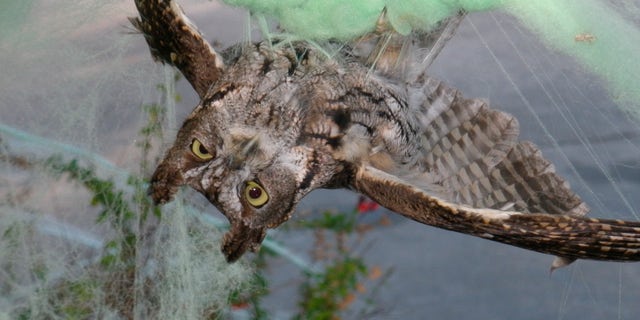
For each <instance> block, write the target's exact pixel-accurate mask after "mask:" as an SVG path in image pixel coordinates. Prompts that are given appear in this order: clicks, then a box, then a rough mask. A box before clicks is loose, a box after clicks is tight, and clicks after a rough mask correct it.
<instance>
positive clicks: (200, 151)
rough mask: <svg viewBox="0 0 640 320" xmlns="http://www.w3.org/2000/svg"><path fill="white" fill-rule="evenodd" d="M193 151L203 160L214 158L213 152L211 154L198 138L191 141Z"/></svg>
mask: <svg viewBox="0 0 640 320" xmlns="http://www.w3.org/2000/svg"><path fill="white" fill-rule="evenodd" d="M191 152H193V154H194V155H195V156H196V157H198V158H200V159H202V160H209V159H211V158H213V154H211V153H210V152H209V150H207V148H205V147H204V146H203V145H202V143H201V142H200V140H198V139H193V141H192V142H191Z"/></svg>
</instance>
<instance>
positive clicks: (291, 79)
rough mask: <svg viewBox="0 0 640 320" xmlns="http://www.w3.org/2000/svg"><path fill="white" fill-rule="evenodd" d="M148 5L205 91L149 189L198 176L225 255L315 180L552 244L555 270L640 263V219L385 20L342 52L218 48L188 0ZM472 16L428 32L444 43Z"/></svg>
mask: <svg viewBox="0 0 640 320" xmlns="http://www.w3.org/2000/svg"><path fill="white" fill-rule="evenodd" d="M135 2H136V5H137V8H138V11H139V13H140V16H139V18H132V19H131V21H132V23H133V24H134V26H135V27H136V28H137V29H138V30H139V31H141V32H142V33H143V34H144V36H145V39H146V41H147V43H148V45H149V47H150V50H151V54H152V56H153V57H154V58H155V59H156V60H159V61H161V62H164V63H169V64H172V65H174V66H176V67H177V68H178V69H179V70H180V71H181V72H182V73H183V74H184V76H185V77H186V78H187V80H188V81H189V82H190V83H191V85H192V86H193V88H194V89H195V90H196V92H197V93H198V94H199V96H200V98H201V101H200V104H199V105H198V106H197V107H196V108H195V109H194V110H193V112H192V113H191V115H190V116H189V117H188V118H187V119H186V120H185V121H184V124H183V125H182V127H181V128H180V130H179V132H178V136H177V138H176V140H175V143H174V144H173V146H172V147H171V148H170V149H169V150H168V151H167V153H166V156H165V158H164V159H163V160H162V162H161V163H160V165H159V166H158V167H157V169H156V171H155V173H154V174H153V177H152V178H151V186H150V194H151V196H152V197H153V199H154V201H155V202H156V203H164V202H167V201H170V200H171V198H172V196H173V195H174V194H175V192H176V190H177V189H178V188H179V187H180V186H183V185H189V186H191V187H192V188H194V189H195V190H197V191H199V192H200V193H202V194H203V195H204V196H206V197H207V199H208V200H209V201H210V202H211V203H212V204H213V205H215V206H216V207H217V208H218V209H219V210H220V211H221V212H222V213H223V214H224V215H225V216H226V217H227V218H228V219H229V222H230V225H231V227H230V230H229V231H228V233H227V234H226V235H225V237H224V240H223V244H222V251H223V252H224V254H225V255H226V257H227V260H228V261H230V262H231V261H235V260H237V259H238V258H239V257H240V256H242V254H243V253H244V252H245V251H247V250H252V251H255V250H257V249H258V248H259V246H260V243H261V242H262V240H263V239H264V237H265V233H266V230H267V229H268V228H275V227H277V226H278V225H280V224H281V223H283V222H285V221H286V220H287V219H289V218H290V217H291V215H292V214H293V212H294V209H295V206H296V204H297V203H298V202H299V201H300V200H301V199H302V198H303V197H304V196H305V195H306V194H308V193H309V192H311V191H313V190H314V189H317V188H347V189H352V190H355V191H357V192H360V193H362V194H365V195H367V196H369V197H370V198H372V199H373V200H375V201H377V202H378V203H380V204H381V205H382V206H384V207H386V208H388V209H390V210H392V211H394V212H397V213H399V214H401V215H404V216H406V217H408V218H410V219H413V220H415V221H418V222H421V223H424V224H427V225H432V226H436V227H439V228H444V229H448V230H453V231H457V232H462V233H467V234H471V235H474V236H478V237H482V238H485V239H489V240H493V241H499V242H503V243H507V244H511V245H514V246H518V247H522V248H526V249H531V250H535V251H539V252H544V253H549V254H554V255H556V256H558V257H560V259H557V260H556V262H555V266H556V267H557V266H561V265H563V264H566V263H569V262H571V261H573V260H575V259H598V260H640V222H626V221H618V220H602V219H592V218H585V217H583V216H584V214H585V213H586V212H587V211H588V209H587V206H586V205H585V204H584V203H583V202H582V201H581V200H580V198H579V197H578V196H577V195H575V194H574V193H573V192H572V191H571V190H570V189H569V186H568V184H567V183H566V182H565V181H564V180H563V179H562V178H561V177H559V176H558V175H557V174H556V173H555V172H554V169H553V166H552V165H551V164H550V163H549V161H547V160H545V159H544V158H543V157H542V155H541V153H540V151H539V150H538V149H537V148H536V146H534V145H533V144H532V143H529V142H520V141H518V123H517V121H516V119H514V118H513V117H512V116H510V115H508V114H506V113H504V112H500V111H497V110H494V109H491V108H490V107H489V106H488V105H487V104H486V103H485V102H483V101H481V100H479V99H465V98H464V97H463V96H462V95H461V94H460V93H459V92H458V91H457V90H455V89H453V88H450V87H447V86H446V85H445V84H443V83H442V82H440V81H438V80H436V79H433V78H431V77H428V76H427V75H426V74H425V72H424V65H423V66H418V68H416V65H415V64H413V62H414V60H413V59H414V56H413V55H412V49H411V45H412V44H411V43H412V41H411V39H409V40H407V39H408V38H406V37H402V36H400V35H398V34H395V33H393V32H392V30H389V29H388V28H386V27H385V23H384V19H382V20H381V21H379V23H378V26H377V28H375V31H372V33H371V34H370V35H367V36H365V37H363V38H362V39H360V40H359V41H358V42H354V44H353V45H351V46H344V47H343V48H342V49H341V50H340V51H339V53H337V54H335V55H333V56H328V55H326V54H323V53H322V50H319V49H318V47H315V46H312V45H310V44H308V43H305V42H294V43H291V42H287V43H284V42H283V43H276V42H274V41H271V42H261V43H256V44H253V43H245V44H239V45H236V46H234V47H231V48H229V49H227V50H225V51H224V52H222V53H217V52H216V51H215V50H214V49H213V48H212V47H211V46H210V45H209V44H208V43H207V41H205V40H204V39H203V37H202V35H201V34H200V33H199V32H198V31H197V29H196V27H195V26H194V25H193V24H192V23H191V22H190V21H189V19H188V18H187V17H186V16H185V15H184V13H183V11H182V10H181V9H180V7H179V6H178V5H177V4H176V3H175V1H172V0H136V1H135ZM461 16H462V15H459V16H458V17H454V18H453V19H452V20H451V21H449V22H445V23H443V25H441V27H440V28H438V29H436V30H435V31H434V32H433V33H432V34H430V35H424V36H423V37H419V39H423V40H424V39H426V40H425V41H424V42H423V43H419V44H418V45H420V46H427V47H431V49H433V50H434V51H435V52H437V47H438V46H439V43H441V42H439V41H440V40H441V38H442V37H444V36H446V34H450V32H448V31H447V30H448V29H447V28H450V27H451V26H452V25H454V26H455V24H456V23H457V22H459V20H460V19H461ZM445 31H447V32H445ZM414 42H415V41H414ZM381 44H384V45H381ZM367 46H368V47H369V48H370V50H369V51H368V52H369V53H368V54H361V53H359V52H360V51H362V50H364V51H365V52H367V51H366V48H367ZM360 49H362V50H360ZM359 50H360V51H359ZM420 68H422V70H421V69H420Z"/></svg>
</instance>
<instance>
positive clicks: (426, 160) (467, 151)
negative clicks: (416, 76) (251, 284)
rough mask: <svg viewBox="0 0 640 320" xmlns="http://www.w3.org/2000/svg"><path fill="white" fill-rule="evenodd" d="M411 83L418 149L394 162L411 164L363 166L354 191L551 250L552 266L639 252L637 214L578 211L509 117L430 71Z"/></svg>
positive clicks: (425, 217)
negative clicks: (600, 215)
mask: <svg viewBox="0 0 640 320" xmlns="http://www.w3.org/2000/svg"><path fill="white" fill-rule="evenodd" d="M414 88H416V89H417V90H419V92H420V93H421V94H423V96H422V99H417V100H414V102H413V103H414V104H413V105H412V106H413V107H414V108H415V110H416V111H415V115H416V118H417V119H418V121H419V122H420V123H421V124H422V127H423V133H422V141H421V144H422V146H421V150H422V152H419V153H418V154H417V155H415V156H412V158H410V159H402V160H406V161H397V162H398V163H410V165H409V166H407V165H404V166H398V167H394V166H381V165H378V164H377V163H376V162H375V161H373V160H372V161H370V163H368V164H367V163H365V164H362V165H361V167H360V168H358V169H357V171H356V174H355V179H354V181H353V182H352V187H353V188H354V189H355V190H357V191H359V192H361V193H363V194H366V195H368V196H369V197H371V198H372V199H373V200H375V201H377V202H378V203H380V204H381V205H383V206H385V207H387V208H389V209H391V210H393V211H396V212H398V213H400V214H402V215H404V216H406V217H409V218H411V219H413V220H416V221H418V222H421V223H424V224H428V225H432V226H436V227H440V228H444V229H448V230H453V231H458V232H463V233H468V234H471V235H475V236H479V237H483V238H487V239H490V240H494V241H499V242H504V243H508V244H511V245H515V246H519V247H523V248H526V249H531V250H535V251H540V252H544V253H550V254H555V255H558V256H559V257H561V259H558V260H556V261H555V262H554V266H555V267H559V266H562V265H566V264H567V263H570V262H571V261H572V260H573V259H578V258H582V259H600V260H640V222H622V221H616V220H598V219H589V218H584V217H583V216H584V215H585V214H586V213H587V211H588V210H589V209H588V207H587V205H586V204H585V203H584V202H583V201H582V200H581V199H580V198H579V197H578V196H577V195H576V194H575V193H574V192H573V191H572V190H571V189H570V188H569V185H568V183H567V182H566V181H565V180H564V179H563V178H561V177H560V176H558V175H557V174H556V173H555V170H554V167H553V165H552V164H551V163H550V162H549V161H548V160H546V159H544V158H543V157H542V154H541V152H540V150H538V148H537V147H536V146H535V145H533V144H532V143H530V142H521V141H518V135H519V128H518V122H517V120H516V119H515V118H514V117H513V116H511V115H509V114H506V113H504V112H501V111H498V110H495V109H492V108H490V107H489V106H488V105H487V103H486V102H484V101H482V100H480V99H465V98H464V97H463V96H462V94H461V93H460V92H459V91H458V90H456V89H454V88H451V87H448V86H446V85H445V84H443V83H442V82H441V81H438V80H436V79H432V78H428V77H426V78H424V80H423V82H421V83H419V84H416V86H415V87H414ZM414 96H415V95H414ZM396 153H397V152H396ZM400 153H401V154H403V153H402V152H400ZM371 159H375V154H374V155H372V157H371Z"/></svg>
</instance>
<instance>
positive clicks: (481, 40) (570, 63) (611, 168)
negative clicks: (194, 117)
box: [0, 0, 640, 319]
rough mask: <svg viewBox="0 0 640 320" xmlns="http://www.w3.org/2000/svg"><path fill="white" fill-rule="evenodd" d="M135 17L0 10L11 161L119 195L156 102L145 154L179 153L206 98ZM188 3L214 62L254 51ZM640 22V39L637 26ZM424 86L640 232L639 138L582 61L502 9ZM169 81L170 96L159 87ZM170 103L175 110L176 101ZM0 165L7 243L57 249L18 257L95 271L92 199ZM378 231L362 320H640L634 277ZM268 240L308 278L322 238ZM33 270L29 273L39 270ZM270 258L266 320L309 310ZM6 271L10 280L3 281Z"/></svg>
mask: <svg viewBox="0 0 640 320" xmlns="http://www.w3.org/2000/svg"><path fill="white" fill-rule="evenodd" d="M132 2H133V1H95V0H94V1H91V0H84V1H71V0H59V1H50V0H29V1H20V2H10V1H5V2H1V3H0V28H1V29H0V70H1V72H0V129H1V130H0V143H1V147H2V150H3V151H4V152H5V153H4V154H13V155H19V156H20V157H24V158H25V159H27V162H28V160H29V159H39V158H46V157H48V156H50V155H52V154H61V155H62V156H63V157H64V158H65V159H71V158H75V157H79V158H82V159H84V160H83V161H86V163H89V164H90V165H91V166H93V168H95V172H96V174H97V175H99V176H101V177H104V178H110V179H114V180H115V181H121V183H122V181H124V180H126V176H127V174H129V173H132V172H139V170H140V168H139V166H140V165H139V164H140V153H139V152H138V151H137V150H138V148H139V147H138V143H139V142H140V134H139V131H140V128H141V127H143V126H144V125H145V123H146V122H147V119H146V117H147V114H146V113H145V111H143V109H142V108H141V106H143V105H145V104H152V103H164V104H167V105H169V109H168V111H167V115H166V119H167V120H166V124H167V126H168V127H167V130H166V132H164V134H163V135H164V140H162V141H163V142H162V145H157V144H156V145H154V146H153V148H152V151H151V152H152V154H161V153H162V151H163V150H164V148H165V147H166V146H167V145H170V143H171V142H172V139H173V136H174V135H175V130H176V129H177V128H178V127H179V125H180V124H181V122H182V120H183V119H184V117H186V115H188V114H189V113H190V112H191V110H192V109H193V107H194V106H195V105H197V103H198V101H197V95H196V94H195V92H194V91H193V90H192V89H191V87H190V86H189V84H188V83H187V82H186V81H185V80H179V81H178V82H177V83H176V86H175V88H173V87H172V86H171V84H172V83H173V81H172V79H173V77H174V71H173V70H172V69H170V68H168V67H163V66H161V65H159V64H156V63H154V62H153V61H152V59H151V57H150V55H149V52H148V49H147V46H146V43H145V42H144V40H143V38H142V36H141V35H139V34H136V33H135V32H134V30H133V29H132V27H131V26H130V24H129V22H128V20H127V17H131V16H135V15H136V11H135V8H134V6H133V3H132ZM180 4H181V5H182V6H183V8H184V10H185V12H186V13H187V14H188V15H189V17H190V18H191V19H192V20H193V21H194V22H195V23H196V25H197V26H198V27H199V29H200V30H201V31H202V32H203V33H204V34H205V36H206V37H207V39H208V40H210V41H211V42H212V43H213V44H215V46H216V48H218V49H220V48H224V47H227V46H229V45H232V44H234V43H237V42H239V41H245V40H246V39H248V38H252V39H258V38H259V35H260V33H259V32H258V31H255V30H252V29H251V27H250V23H249V15H248V13H247V12H246V11H244V10H242V9H238V8H233V7H230V6H227V5H225V4H222V3H220V2H218V1H202V0H200V1H198V0H183V1H180ZM635 5H636V8H637V4H635ZM618 10H621V9H620V8H618ZM633 19H635V21H634V20H633ZM630 21H632V22H633V23H635V24H636V26H637V23H638V19H637V17H635V16H631V17H630ZM621 36H624V35H621ZM567 41H571V42H574V41H576V40H575V39H567ZM595 41H597V39H596V40H595ZM584 45H585V46H588V45H589V43H584ZM637 54H638V53H637V52H630V53H629V59H637ZM430 74H431V75H432V76H433V77H436V78H439V79H442V80H444V81H445V82H446V83H448V84H449V85H451V86H453V87H456V88H458V89H460V90H461V91H462V92H463V93H464V94H465V96H466V97H481V98H484V99H486V100H488V101H490V103H491V105H492V106H493V107H494V108H498V109H501V110H504V111H506V112H508V113H511V114H513V115H515V116H516V117H517V118H518V120H519V122H520V127H521V137H522V139H524V140H530V141H533V142H535V143H536V144H537V145H538V146H539V147H540V148H541V149H542V152H543V154H544V155H545V157H546V158H548V159H550V160H551V161H552V162H553V163H554V164H555V167H556V170H557V171H558V172H559V173H560V175H562V176H564V177H565V178H566V179H567V180H568V181H569V182H570V183H571V186H572V188H573V189H574V190H575V191H576V192H577V193H578V194H579V195H580V196H581V197H582V198H583V199H584V200H585V201H586V202H587V203H588V204H589V206H590V207H591V208H592V211H591V213H590V215H591V216H596V217H605V218H615V219H626V220H638V218H639V216H638V210H639V209H640V198H638V196H637V193H638V190H639V189H638V188H639V186H640V185H639V181H640V180H639V178H640V168H639V165H640V163H639V161H640V160H639V159H640V157H639V156H640V148H639V146H640V136H639V134H640V130H639V127H638V123H637V121H636V120H635V119H633V118H632V117H630V116H629V115H628V114H626V113H624V112H623V111H621V110H622V109H621V108H620V103H619V102H617V101H618V99H617V97H616V96H613V95H612V94H611V93H610V91H608V88H607V86H606V83H605V82H604V81H602V80H601V79H599V78H598V77H597V76H596V75H594V74H592V73H590V72H589V71H588V70H586V69H585V68H583V67H581V66H580V65H579V64H578V63H576V62H575V60H574V59H573V58H572V57H570V56H567V55H564V54H562V53H559V52H556V51H555V50H553V49H551V48H549V47H547V46H545V44H544V43H542V42H541V41H540V40H539V38H538V37H536V36H535V35H533V34H532V33H530V32H529V31H528V30H527V29H526V28H524V27H523V26H522V25H521V24H520V23H519V22H518V21H517V20H516V19H514V18H513V17H511V16H510V15H508V14H506V13H504V12H501V11H491V12H483V13H472V14H469V15H468V16H467V18H466V19H465V20H464V22H463V23H462V25H461V26H460V28H459V30H458V32H457V34H456V35H455V37H454V38H453V39H451V40H450V41H449V43H448V44H447V45H446V47H445V49H444V50H443V51H442V53H441V54H440V56H439V57H438V58H437V60H436V61H435V63H434V64H433V65H432V66H431V68H430ZM638 77H640V76H638ZM159 84H160V85H161V86H162V87H163V88H164V90H158V85H159ZM638 84H639V85H640V79H638ZM173 90H175V92H174V91H173ZM167 92H169V94H167ZM175 94H178V95H179V96H180V99H177V100H178V101H176V99H173V98H172V97H173V96H174V95H175ZM623 107H624V106H623ZM2 160H3V162H0V196H2V198H0V226H2V227H3V228H4V229H3V230H4V232H5V235H6V234H7V231H6V230H9V229H10V228H9V227H8V226H11V223H13V221H17V220H20V219H25V217H29V219H31V220H33V221H36V222H35V224H34V226H36V229H37V232H36V238H37V237H39V238H38V239H36V240H33V241H34V243H35V242H37V241H43V239H44V242H45V243H47V245H44V246H43V245H38V246H37V247H36V246H34V247H30V243H24V246H25V247H26V249H24V250H26V251H27V252H32V251H36V249H44V251H46V254H43V255H37V256H34V257H37V259H40V258H42V259H52V261H53V262H51V263H49V264H48V265H56V264H59V265H60V266H61V268H62V269H61V270H58V272H62V273H68V270H67V271H65V269H64V268H65V266H67V265H70V264H74V263H73V262H70V261H69V260H68V259H78V260H80V259H87V260H91V259H92V257H93V256H95V255H96V254H97V253H98V252H100V251H101V250H102V247H103V245H104V240H105V239H106V238H107V234H108V233H109V231H108V230H106V229H107V228H105V227H104V225H102V226H100V225H96V224H95V220H96V217H97V215H98V214H99V212H100V209H99V208H96V207H94V206H91V204H90V202H91V201H90V194H89V193H88V192H87V191H84V190H82V189H81V188H78V187H77V184H74V183H73V182H70V181H69V180H68V179H64V178H61V177H59V176H58V177H56V176H51V175H49V174H47V173H46V172H44V171H45V170H39V169H38V170H31V169H29V168H28V166H27V165H25V167H20V166H19V165H16V164H15V163H12V164H10V163H9V161H6V160H7V157H6V156H5V157H4V158H2ZM185 194H186V196H185V197H186V198H187V199H189V201H192V202H193V203H195V204H197V206H198V207H199V208H201V209H202V211H203V212H204V213H203V214H206V215H212V216H213V217H217V218H219V219H223V218H224V217H222V215H220V214H219V213H216V212H215V209H214V208H213V207H212V206H210V205H208V204H207V203H206V201H205V200H204V199H202V197H200V196H199V195H196V194H195V193H194V192H193V191H191V190H187V191H185ZM357 202H358V196H357V195H356V194H353V193H351V192H349V191H345V190H331V191H329V190H319V191H315V192H313V193H312V194H311V195H309V196H308V197H307V198H306V199H305V200H304V202H303V204H302V205H301V206H300V207H299V209H298V219H300V220H302V221H304V220H307V219H311V218H312V217H314V216H317V215H318V213H321V212H324V211H325V210H332V211H335V212H341V211H352V210H353V208H354V207H355V206H356V204H357ZM381 217H385V219H388V223H385V224H384V225H380V224H375V225H376V227H374V228H373V229H371V230H368V231H367V232H366V233H363V234H362V236H361V238H360V239H359V240H358V241H359V242H358V243H359V245H358V246H357V247H354V250H358V252H357V253H358V255H360V256H362V259H363V261H365V262H366V264H367V265H369V266H375V267H376V268H380V269H381V270H385V271H389V273H388V277H387V278H385V281H384V283H383V284H381V285H380V287H379V288H378V289H377V291H376V292H375V294H374V295H372V299H373V300H372V301H373V304H374V305H375V309H376V310H375V312H371V313H370V314H368V315H367V318H374V319H422V318H425V317H430V318H434V319H507V318H509V319H636V318H637V317H638V314H640V303H638V301H639V299H640V264H634V263H630V264H618V263H606V262H590V261H578V262H576V263H574V264H572V265H571V266H569V267H567V268H563V269H560V270H556V271H555V272H553V274H550V272H549V267H550V264H551V262H552V260H553V257H551V256H548V255H543V254H539V253H534V252H529V251H524V250H521V249H517V248H513V247H510V246H506V245H502V244H497V243H492V242H489V241H485V240H480V239H477V238H473V237H469V236H465V235H459V234H455V233H451V232H447V231H442V230H438V229H435V228H431V227H427V226H424V225H421V224H418V223H416V222H413V221H409V220H406V219H402V218H400V217H396V216H395V215H394V214H393V213H391V212H387V211H386V210H385V209H383V208H380V209H377V210H374V211H372V212H369V213H363V214H361V217H359V218H358V219H361V220H362V221H365V222H372V221H377V220H378V219H380V218H381ZM31 220H30V221H31ZM37 235H40V236H37ZM61 239H62V240H61ZM273 239H275V241H276V242H277V243H279V244H280V245H282V246H283V247H285V248H286V249H287V250H288V251H289V252H291V254H293V255H295V256H297V257H299V258H301V259H302V260H303V261H307V262H308V263H310V264H311V261H312V259H311V254H310V253H309V252H310V247H312V246H313V245H314V236H313V232H311V231H308V230H290V231H286V232H276V233H275V234H274V235H273ZM3 241H4V242H5V243H4V244H5V245H6V244H7V243H8V242H7V240H6V239H4V240H3ZM217 241H219V240H215V239H212V240H211V242H212V249H211V250H218V242H217ZM22 258H23V259H24V262H23V263H24V264H25V268H28V266H29V264H32V263H34V260H37V259H35V258H34V259H29V258H28V257H24V256H22ZM0 259H5V261H2V260H0V263H5V264H6V263H9V261H8V260H6V259H18V258H16V257H15V256H11V255H9V254H6V252H5V254H0ZM245 259H249V258H245ZM271 259H272V261H271V263H270V264H269V266H268V267H267V268H266V270H265V274H266V277H267V279H268V282H269V287H270V289H271V292H270V294H269V295H268V296H266V298H264V301H263V306H264V307H265V308H266V309H267V310H268V311H269V312H270V318H274V319H287V318H290V317H291V316H292V315H293V314H294V312H295V309H296V308H297V305H296V297H297V295H298V291H297V290H298V286H299V284H300V280H296V279H298V278H299V275H300V274H301V273H302V271H301V270H300V268H299V267H298V266H297V265H296V264H293V263H291V261H290V259H285V258H278V257H275V258H271ZM11 263H14V264H15V263H16V261H15V260H12V261H11ZM251 265H252V264H251V263H248V262H247V263H246V264H245V265H244V266H245V267H247V270H248V271H247V270H245V272H251V271H250V270H251V267H250V266H251ZM48 271H51V272H53V271H54V270H52V268H49V269H48ZM8 273H10V270H9V269H4V270H3V274H4V276H5V277H6V276H7V274H8ZM222 274H223V275H224V271H223V272H222ZM5 279H6V278H5ZM25 281H26V280H25ZM34 281H35V280H34ZM25 283H29V281H26V282H25ZM11 286H12V285H11V284H8V283H6V284H5V285H4V287H3V286H2V285H0V288H4V289H5V291H0V293H2V294H3V296H2V297H0V310H2V309H4V310H8V311H5V312H6V313H4V315H5V316H10V315H11V312H10V309H11V307H12V305H14V307H15V303H20V302H24V301H25V297H28V296H29V294H30V293H29V290H35V289H37V286H35V287H34V286H30V285H22V286H19V287H20V288H21V290H23V291H20V292H18V291H16V290H13V291H12V292H11V293H9V291H8V288H14V289H15V288H16V287H15V286H14V287H11ZM27 300H28V299H27ZM362 300H364V299H362ZM365 302H366V301H360V302H359V303H365ZM235 314H236V315H235V316H236V317H241V315H238V313H235ZM2 316H3V313H2V312H0V319H2ZM346 317H347V318H354V319H356V318H358V316H357V315H355V314H352V315H347V316H346Z"/></svg>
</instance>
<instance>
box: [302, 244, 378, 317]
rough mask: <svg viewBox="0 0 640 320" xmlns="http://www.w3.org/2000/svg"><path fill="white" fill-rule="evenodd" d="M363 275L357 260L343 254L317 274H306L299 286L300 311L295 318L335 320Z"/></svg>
mask: <svg viewBox="0 0 640 320" xmlns="http://www.w3.org/2000/svg"><path fill="white" fill-rule="evenodd" d="M366 274H367V267H366V266H365V264H364V262H363V261H362V260H361V259H358V258H353V257H348V256H346V257H344V258H342V259H338V260H336V261H335V262H334V263H333V264H331V265H328V266H327V267H326V269H325V270H324V271H323V272H321V273H319V274H309V275H307V280H306V281H305V283H304V284H303V285H302V288H301V291H302V297H303V299H302V300H301V301H300V304H299V306H300V308H301V312H300V314H298V316H296V318H295V319H336V318H337V315H338V314H339V313H340V311H342V310H343V309H345V308H347V307H348V306H349V305H350V304H351V302H353V300H354V298H355V294H354V292H355V291H356V290H357V284H358V280H359V278H360V277H362V276H364V275H366Z"/></svg>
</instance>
